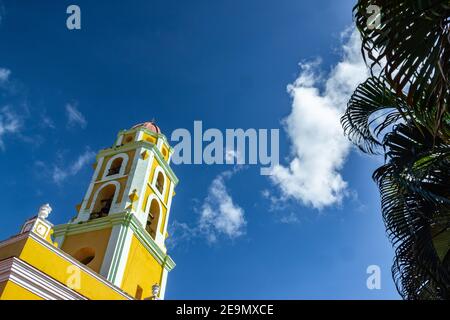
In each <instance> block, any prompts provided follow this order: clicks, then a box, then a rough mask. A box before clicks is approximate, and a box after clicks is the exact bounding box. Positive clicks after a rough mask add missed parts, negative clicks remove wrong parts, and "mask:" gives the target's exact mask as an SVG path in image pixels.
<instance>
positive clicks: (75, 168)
mask: <svg viewBox="0 0 450 320" xmlns="http://www.w3.org/2000/svg"><path fill="white" fill-rule="evenodd" d="M94 157H95V153H94V152H92V151H90V150H86V151H85V152H84V153H83V154H81V155H80V156H79V157H78V158H77V159H76V160H75V162H73V163H71V164H70V165H69V166H68V167H67V168H63V167H60V166H56V165H55V166H54V167H53V172H52V180H53V182H55V183H57V184H60V183H61V182H63V181H64V180H65V179H67V178H68V177H70V176H74V175H76V174H77V173H78V172H79V171H80V170H81V169H82V168H83V167H84V166H85V165H87V164H89V163H90V162H91V161H92V160H93V159H94Z"/></svg>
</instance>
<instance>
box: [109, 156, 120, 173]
mask: <svg viewBox="0 0 450 320" xmlns="http://www.w3.org/2000/svg"><path fill="white" fill-rule="evenodd" d="M122 163H123V158H117V159H114V161H113V162H112V163H111V167H110V168H109V170H108V176H112V175H115V174H118V173H119V172H120V168H121V167H122Z"/></svg>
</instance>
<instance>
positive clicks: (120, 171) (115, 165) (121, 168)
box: [103, 153, 128, 179]
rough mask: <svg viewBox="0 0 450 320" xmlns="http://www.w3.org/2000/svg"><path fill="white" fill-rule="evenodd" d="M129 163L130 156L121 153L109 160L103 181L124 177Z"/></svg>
mask: <svg viewBox="0 0 450 320" xmlns="http://www.w3.org/2000/svg"><path fill="white" fill-rule="evenodd" d="M127 163H128V154H126V153H120V154H117V155H115V156H114V157H112V158H111V159H109V161H108V163H107V164H106V167H105V171H104V173H103V179H105V178H108V177H112V176H116V175H120V176H122V175H124V174H125V169H126V166H127Z"/></svg>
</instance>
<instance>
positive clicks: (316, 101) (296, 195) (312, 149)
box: [271, 30, 369, 209]
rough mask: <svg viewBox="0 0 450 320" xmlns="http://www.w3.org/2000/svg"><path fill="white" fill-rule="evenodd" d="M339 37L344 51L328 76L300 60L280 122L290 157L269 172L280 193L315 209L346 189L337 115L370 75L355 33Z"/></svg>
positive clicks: (346, 148)
mask: <svg viewBox="0 0 450 320" xmlns="http://www.w3.org/2000/svg"><path fill="white" fill-rule="evenodd" d="M343 38H345V39H346V43H344V44H343V46H342V51H343V57H342V59H341V61H340V62H339V63H338V64H337V65H336V66H334V68H333V69H332V70H331V72H330V73H329V74H328V75H327V77H325V78H323V77H321V76H320V75H319V74H318V73H320V68H319V67H320V60H317V61H314V62H311V63H306V64H301V68H302V71H301V73H300V75H299V77H298V78H297V80H296V81H295V82H294V83H293V84H291V85H289V86H288V92H289V93H290V95H291V97H292V100H293V101H292V111H291V114H290V115H289V116H288V117H287V118H286V119H284V125H285V129H286V131H287V133H288V136H289V138H290V140H291V143H292V146H291V148H292V152H293V159H292V160H291V161H290V164H289V166H282V165H278V166H276V167H275V168H274V170H273V175H272V176H271V179H272V181H273V182H274V183H275V184H276V185H277V186H278V187H279V188H280V189H281V192H282V197H283V198H291V199H296V200H299V201H301V202H302V203H303V204H304V205H307V206H311V207H313V208H316V209H321V208H323V207H326V206H330V205H333V204H337V203H340V202H341V201H342V199H343V198H344V197H345V195H346V192H347V183H346V182H345V181H344V179H343V178H342V176H341V173H340V170H341V169H342V167H343V165H344V162H345V160H346V157H347V155H348V153H349V150H350V143H349V142H348V140H347V138H346V137H345V136H344V134H343V130H342V127H341V124H340V117H341V116H342V114H343V113H344V110H345V107H346V104H347V101H348V100H349V98H350V96H351V94H352V93H353V91H354V90H355V89H356V87H357V85H358V84H359V83H361V82H363V81H364V80H365V79H366V78H367V77H368V75H369V74H368V71H367V68H366V65H365V64H364V61H363V59H362V57H361V42H360V38H359V33H358V32H357V31H356V30H352V31H347V32H346V33H344V34H343ZM320 88H323V90H321V89H320Z"/></svg>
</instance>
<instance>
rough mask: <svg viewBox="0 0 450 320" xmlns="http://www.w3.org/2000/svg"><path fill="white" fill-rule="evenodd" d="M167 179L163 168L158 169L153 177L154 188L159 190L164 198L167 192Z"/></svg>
mask: <svg viewBox="0 0 450 320" xmlns="http://www.w3.org/2000/svg"><path fill="white" fill-rule="evenodd" d="M166 185H167V177H166V175H165V174H164V171H163V169H162V168H161V167H159V166H158V167H156V169H155V173H154V175H153V186H154V187H155V188H156V190H158V192H157V193H159V195H160V196H163V195H164V193H165V190H166Z"/></svg>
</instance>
